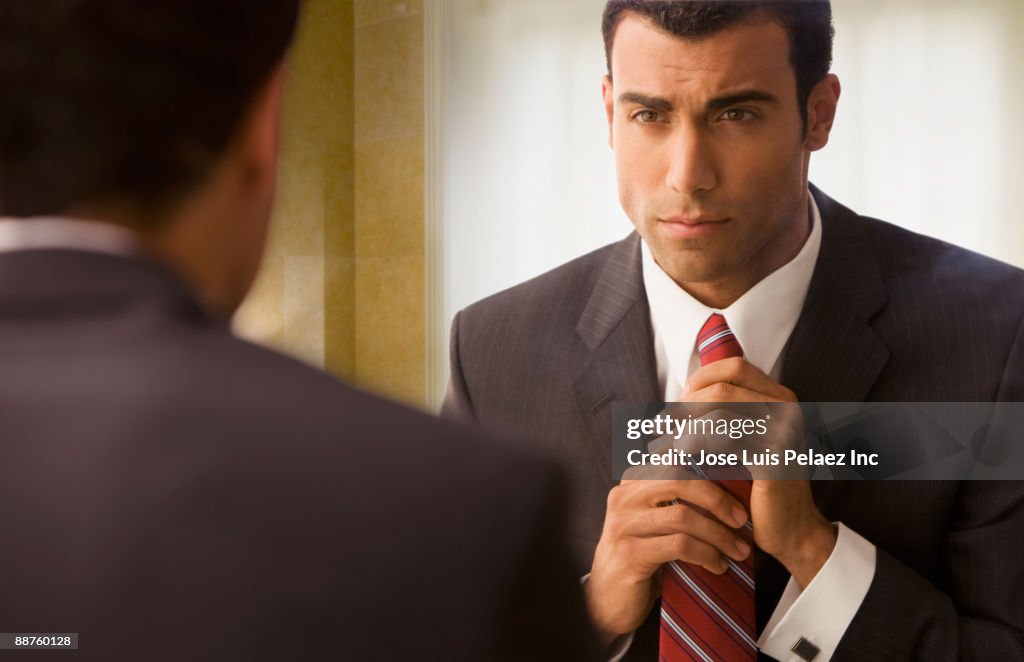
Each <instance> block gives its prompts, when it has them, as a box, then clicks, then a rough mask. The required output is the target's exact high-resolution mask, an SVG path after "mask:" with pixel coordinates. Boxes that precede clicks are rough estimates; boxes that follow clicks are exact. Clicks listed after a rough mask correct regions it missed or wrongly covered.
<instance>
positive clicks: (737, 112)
mask: <svg viewBox="0 0 1024 662" xmlns="http://www.w3.org/2000/svg"><path fill="white" fill-rule="evenodd" d="M754 117H755V115H754V113H752V112H750V111H749V110H744V109H742V108H730V109H729V110H727V111H725V112H724V113H722V115H721V117H719V119H722V120H725V121H726V122H749V121H750V120H752V119H754Z"/></svg>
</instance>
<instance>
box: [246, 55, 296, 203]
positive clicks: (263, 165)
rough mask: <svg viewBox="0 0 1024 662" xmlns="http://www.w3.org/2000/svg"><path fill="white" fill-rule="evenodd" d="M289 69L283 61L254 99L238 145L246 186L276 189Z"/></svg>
mask: <svg viewBox="0 0 1024 662" xmlns="http://www.w3.org/2000/svg"><path fill="white" fill-rule="evenodd" d="M286 79H287V68H286V66H285V65H284V64H283V63H282V64H280V65H278V66H277V68H276V69H274V71H273V72H272V73H271V74H270V76H269V77H268V78H267V81H266V82H265V83H264V84H263V87H262V88H260V90H259V91H258V92H257V94H256V96H255V97H254V98H253V100H252V102H251V104H250V106H249V111H248V113H247V114H246V117H245V120H244V122H243V123H242V126H241V128H240V131H239V135H238V143H237V147H238V149H239V152H240V153H239V156H240V157H241V162H242V164H243V173H244V178H245V180H246V181H245V184H246V186H249V187H253V189H254V190H257V191H261V192H264V191H267V190H268V189H269V190H270V191H272V190H273V188H274V185H275V182H276V179H277V159H278V152H279V142H280V132H281V115H282V106H283V103H282V99H283V97H284V88H285V82H286Z"/></svg>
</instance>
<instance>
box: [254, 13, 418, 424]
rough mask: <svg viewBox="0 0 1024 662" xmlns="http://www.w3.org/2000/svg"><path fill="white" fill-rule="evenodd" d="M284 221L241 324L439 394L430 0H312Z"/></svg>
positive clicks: (278, 221)
mask: <svg viewBox="0 0 1024 662" xmlns="http://www.w3.org/2000/svg"><path fill="white" fill-rule="evenodd" d="M303 12H304V15H303V22H302V25H301V28H300V32H299V35H298V37H297V39H296V43H295V46H294V49H293V54H292V62H291V78H290V84H289V91H288V94H289V97H288V101H287V104H286V110H285V126H284V138H283V143H282V164H281V169H280V183H279V193H278V201H277V205H276V209H275V213H274V228H273V231H272V236H271V241H270V245H269V246H268V250H267V256H266V260H265V264H264V269H263V272H262V273H261V275H260V278H259V280H258V281H257V284H256V287H255V288H254V290H253V292H252V294H251V295H250V297H249V299H248V300H247V301H246V303H245V305H244V306H243V308H242V309H241V310H240V311H239V313H238V316H237V317H236V320H235V326H236V329H237V330H238V332H239V333H240V334H242V335H244V336H246V337H249V338H251V339H253V340H255V341H257V342H260V343H263V344H266V345H268V346H271V347H274V348H276V349H279V350H282V351H284V352H286V353H289V354H292V355H294V356H297V357H299V358H301V359H302V360H305V361H307V362H309V363H311V364H313V365H316V366H321V367H324V368H326V369H327V370H330V371H331V372H334V373H336V374H338V375H340V376H342V377H345V378H347V379H349V380H350V381H353V382H355V383H356V384H359V385H361V386H364V387H366V388H368V389H370V390H374V391H377V392H380V393H383V394H386V395H390V396H392V397H396V398H398V399H400V400H403V401H405V402H408V403H410V404H414V405H419V406H423V405H424V402H425V397H426V395H425V388H426V387H425V384H426V374H425V338H424V333H425V310H424V286H423V270H424V240H423V237H424V230H423V143H424V133H423V131H424V130H423V98H424V93H423V19H422V3H421V2H417V1H406V2H390V1H387V0H354V1H353V0H309V1H308V2H306V3H305V6H304V9H303Z"/></svg>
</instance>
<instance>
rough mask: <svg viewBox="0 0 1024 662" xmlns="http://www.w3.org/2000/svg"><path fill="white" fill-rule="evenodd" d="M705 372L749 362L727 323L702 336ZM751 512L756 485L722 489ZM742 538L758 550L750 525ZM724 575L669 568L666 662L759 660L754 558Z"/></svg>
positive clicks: (716, 321)
mask: <svg viewBox="0 0 1024 662" xmlns="http://www.w3.org/2000/svg"><path fill="white" fill-rule="evenodd" d="M697 352H698V353H699V354H700V363H701V365H702V366H705V365H708V364H709V363H714V362H715V361H720V360H722V359H726V358H730V357H733V356H743V349H742V348H741V347H740V344H739V342H738V341H737V340H736V336H734V335H733V333H732V330H730V329H729V325H728V324H726V322H725V318H724V317H722V316H721V315H717V314H716V315H712V316H711V317H710V318H709V319H708V321H707V322H706V323H705V324H704V327H703V328H702V329H701V330H700V334H699V335H698V336H697ZM720 484H721V485H722V487H724V488H725V489H726V490H728V491H729V492H730V493H731V494H732V495H733V496H734V497H736V498H737V499H738V500H739V501H740V503H742V504H744V506H745V507H746V508H747V512H749V511H750V485H751V484H750V481H745V480H725V481H722V482H721V483H720ZM739 533H740V535H741V536H742V537H743V538H744V539H745V540H746V541H747V543H748V544H749V545H750V546H751V549H753V545H754V543H753V535H752V529H751V528H750V522H749V520H748V521H747V524H746V525H745V526H744V527H743V528H742V529H740V531H739ZM727 560H728V563H729V570H728V571H727V572H726V573H725V574H724V575H716V574H714V573H711V572H708V571H707V570H705V569H704V568H702V567H701V566H698V565H691V564H688V563H682V562H673V563H669V564H668V566H667V567H666V568H665V574H664V578H663V580H662V589H661V640H660V645H659V652H660V657H661V660H665V661H666V662H676V661H677V660H702V661H704V662H717V661H719V660H721V661H724V662H734V661H740V662H742V661H743V660H754V659H756V657H757V643H756V641H755V639H754V616H755V614H754V556H753V554H751V555H750V556H749V557H747V559H746V560H745V561H743V562H742V563H736V562H734V561H732V560H731V559H727Z"/></svg>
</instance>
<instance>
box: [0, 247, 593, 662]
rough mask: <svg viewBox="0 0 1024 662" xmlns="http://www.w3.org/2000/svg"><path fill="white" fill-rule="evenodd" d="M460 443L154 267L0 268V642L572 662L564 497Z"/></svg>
mask: <svg viewBox="0 0 1024 662" xmlns="http://www.w3.org/2000/svg"><path fill="white" fill-rule="evenodd" d="M480 441H481V437H480V435H479V433H478V432H474V431H471V430H468V429H466V428H463V427H461V426H458V425H455V424H452V423H446V422H442V421H437V420H435V419H434V418H431V417H428V416H426V415H423V414H420V413H415V412H413V411H411V410H407V409H405V408H402V407H399V406H397V405H394V404H390V403H388V402H386V401H384V400H381V399H379V398H375V397H372V396H370V395H368V394H365V393H362V392H359V391H357V390H355V389H353V388H351V387H349V386H346V385H345V384H342V383H341V382H339V381H337V380H335V379H333V378H331V377H329V376H328V375H325V374H323V373H321V372H319V371H316V370H313V369H311V368H309V367H306V366H303V365H301V364H299V363H298V362H296V361H293V360H290V359H287V358H285V357H282V356H280V355H277V354H275V353H273V352H270V351H267V350H265V349H261V348H259V347H256V346H253V345H250V344H247V343H245V342H242V341H240V340H237V339H236V338H234V337H232V336H231V334H230V333H229V332H228V330H227V328H225V327H224V326H223V325H222V324H219V323H216V322H214V321H212V320H211V319H210V318H208V317H207V316H206V315H204V314H203V313H202V312H201V311H200V309H199V307H198V306H197V305H196V303H195V301H194V300H193V298H192V296H191V295H190V294H189V292H188V291H187V290H186V289H185V288H184V287H183V286H182V284H181V283H180V282H179V281H178V280H177V279H176V278H175V277H173V276H172V275H171V274H169V273H168V272H166V271H164V270H163V269H161V268H159V267H156V266H154V265H151V264H147V263H143V262H138V261H133V260H128V259H122V258H118V257H112V256H105V255H98V254H90V253H83V252H73V251H22V252H16V253H6V254H0V504H2V506H0V535H2V540H3V544H0V632H25V633H41V632H78V633H79V634H80V649H79V651H78V652H77V653H72V652H55V653H53V654H52V657H51V656H49V654H46V653H40V652H37V651H34V652H33V653H26V654H25V659H29V658H31V659H32V660H44V659H53V660H59V661H61V662H64V661H67V660H104V661H107V660H131V661H139V660H168V661H171V660H174V661H180V660H217V661H218V662H220V661H224V660H328V659H337V660H413V659H416V660H419V659H429V660H453V659H457V660H467V661H469V660H472V661H475V660H487V659H523V660H532V659H536V658H537V657H540V658H544V659H551V660H564V659H575V658H577V657H579V656H583V657H587V655H588V650H589V649H590V646H591V644H590V642H589V640H588V639H587V638H586V637H587V625H586V616H585V613H584V611H583V605H582V600H581V599H580V596H579V581H578V578H577V577H576V575H575V574H574V573H573V569H572V563H571V561H570V558H569V554H568V551H567V550H566V549H565V546H564V542H562V541H563V537H564V530H563V519H564V508H562V507H560V504H564V487H563V485H564V482H563V481H562V480H561V479H560V478H559V476H558V475H557V474H556V471H555V469H554V468H553V467H550V466H549V465H548V464H545V463H543V462H541V461H538V460H537V459H535V458H530V457H529V456H528V455H524V454H523V453H522V452H521V451H516V450H514V449H511V448H507V447H502V446H498V445H492V444H481V443H480ZM16 657H17V659H21V658H20V657H18V656H16ZM0 658H3V659H7V658H6V657H5V655H4V653H0Z"/></svg>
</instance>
